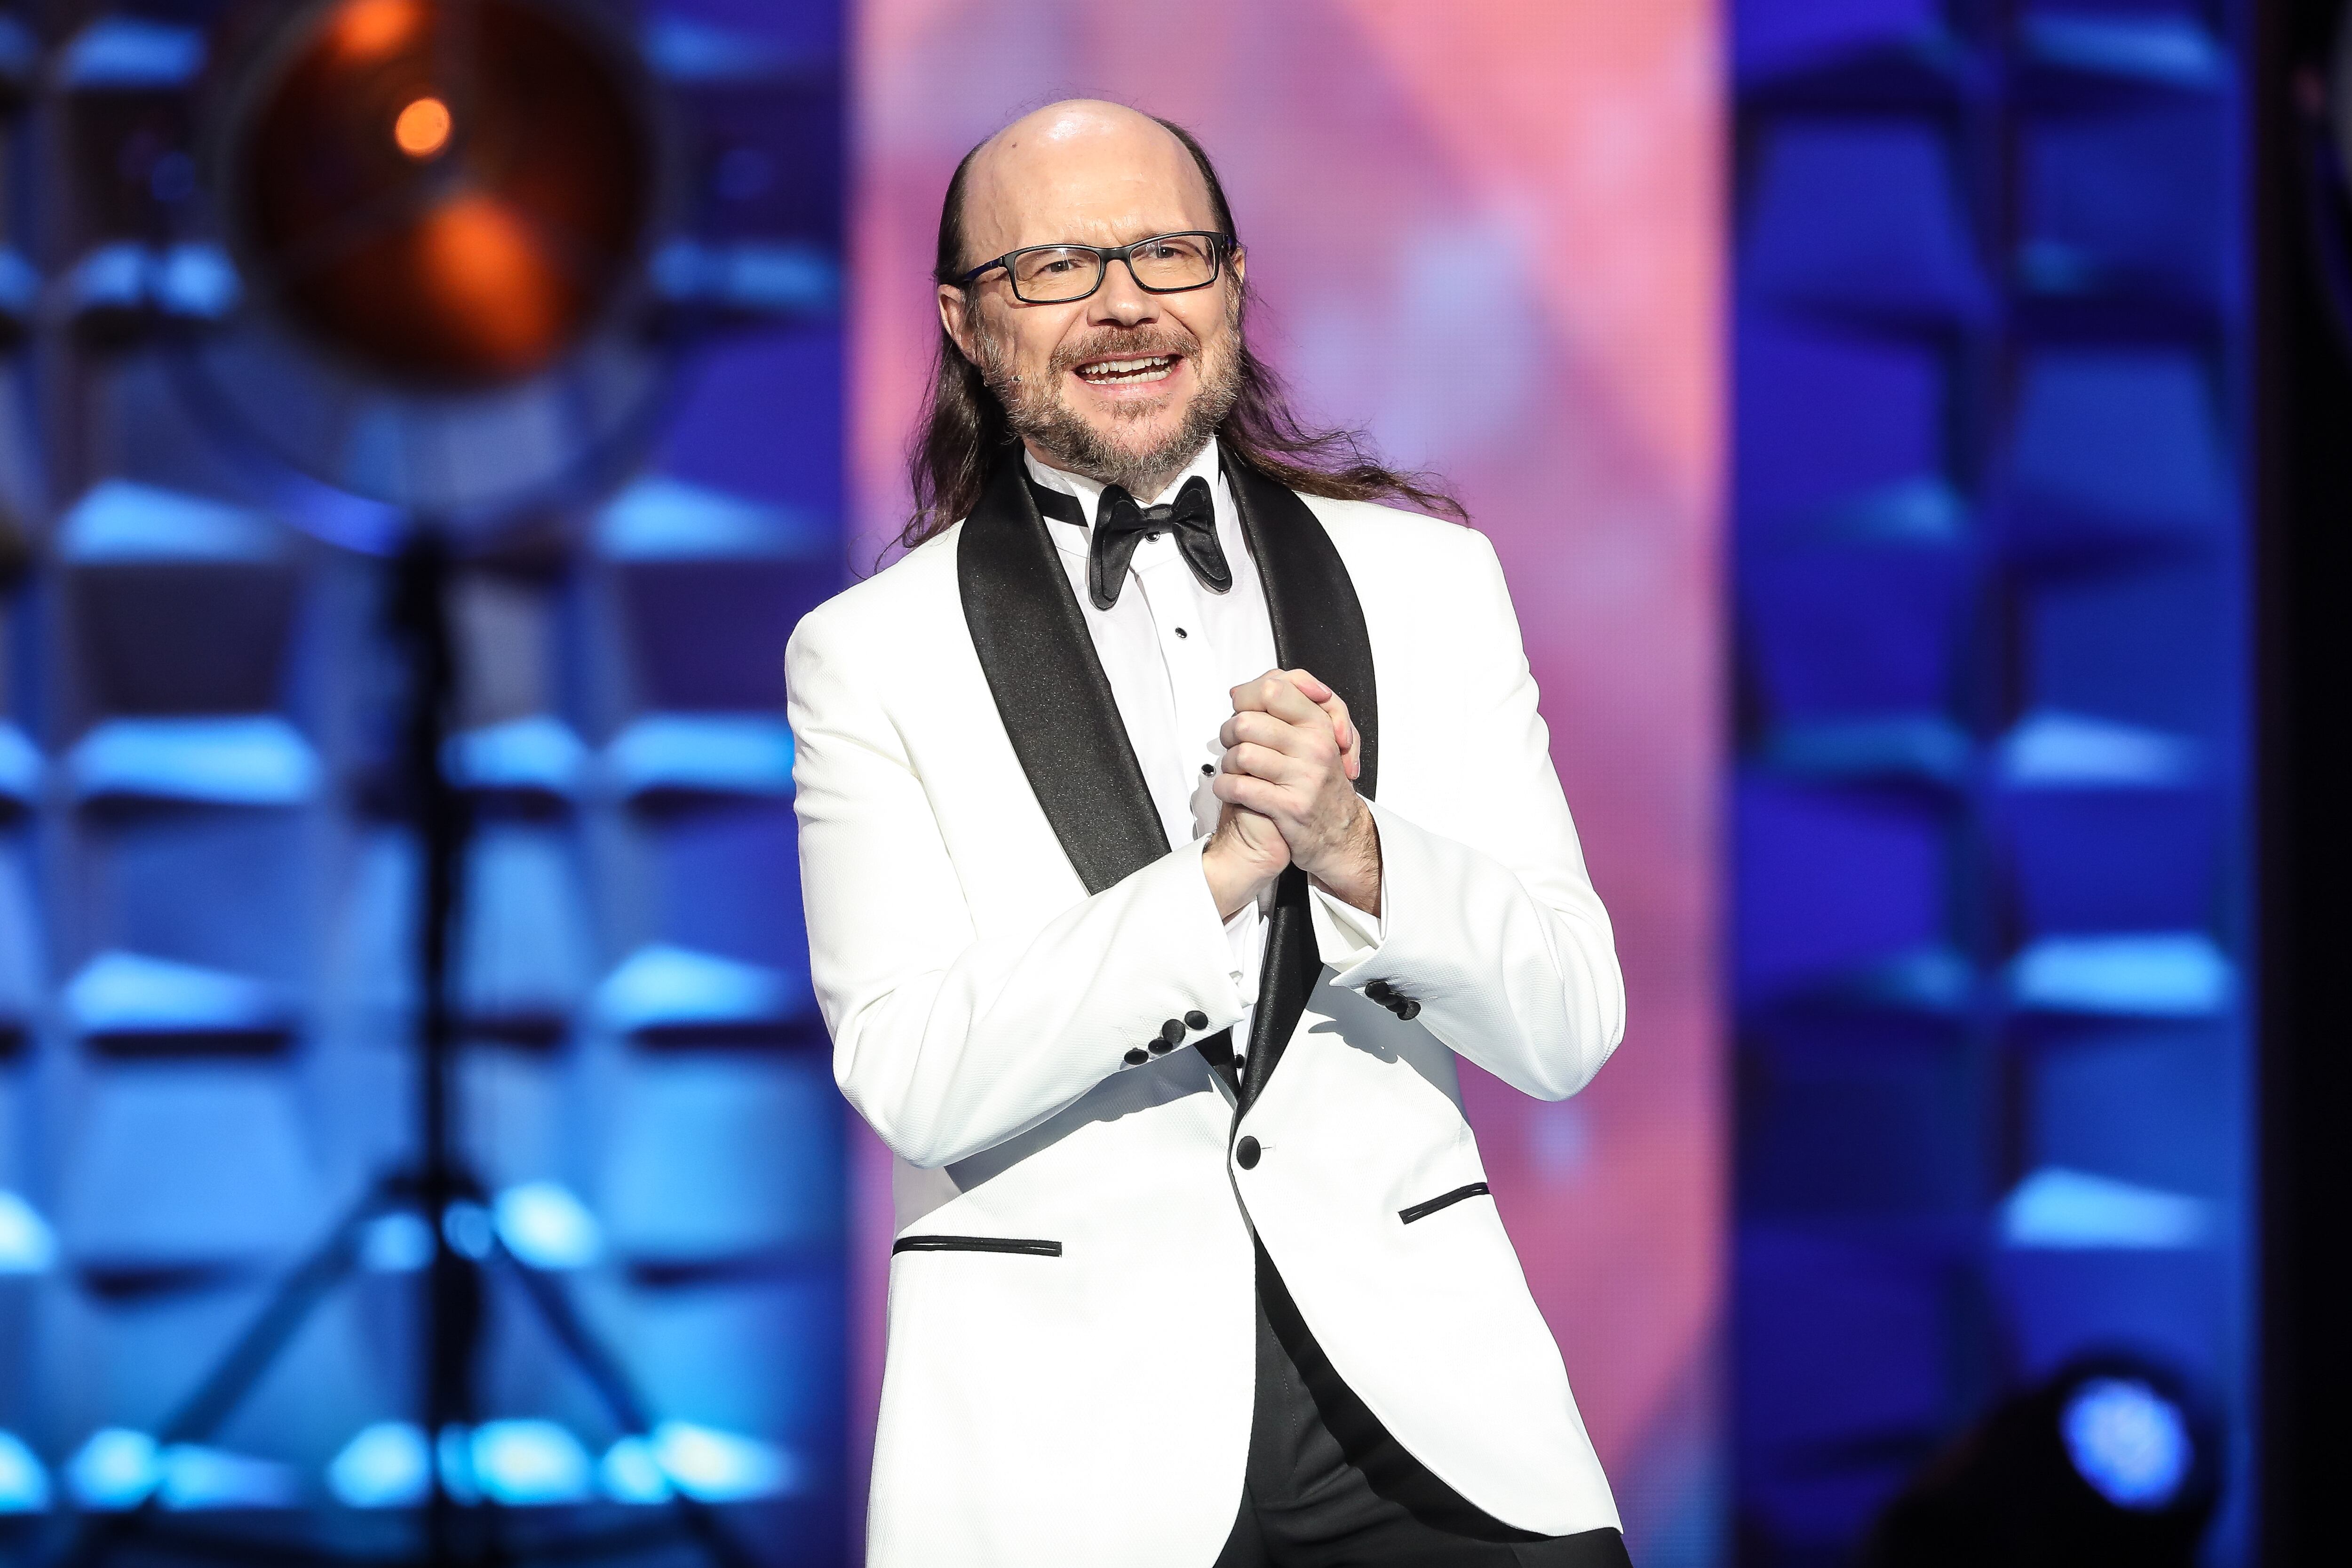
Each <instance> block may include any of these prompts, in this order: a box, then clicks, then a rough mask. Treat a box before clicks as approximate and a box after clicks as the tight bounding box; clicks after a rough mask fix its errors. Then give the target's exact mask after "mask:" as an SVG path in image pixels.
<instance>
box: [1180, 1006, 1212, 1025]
mask: <svg viewBox="0 0 2352 1568" xmlns="http://www.w3.org/2000/svg"><path fill="white" fill-rule="evenodd" d="M1184 1026H1185V1027H1186V1028H1188V1029H1205V1028H1207V1027H1208V1026H1209V1016H1208V1015H1207V1014H1206V1013H1203V1012H1202V1011H1201V1010H1200V1009H1199V1008H1198V1007H1195V1008H1193V1009H1192V1011H1191V1012H1190V1013H1187V1014H1185V1015H1184Z"/></svg>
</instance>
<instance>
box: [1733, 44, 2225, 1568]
mask: <svg viewBox="0 0 2352 1568" xmlns="http://www.w3.org/2000/svg"><path fill="white" fill-rule="evenodd" d="M2249 9H2250V8H2249V7H2248V6H2246V5H2242V4H2238V3H2235V0H2214V3H2211V4H2207V3H2202V0H2018V3H2014V4H2012V3H2009V0H2000V3H1993V0H1986V3H1982V4H1978V3H1972V0H1953V3H1951V4H1939V3H1938V0H1839V3H1837V4H1826V3H1824V0H1743V3H1742V4H1741V5H1739V6H1738V16H1737V33H1736V72H1737V91H1738V120H1739V135H1738V182H1737V189H1738V240H1737V261H1736V321H1737V356H1738V369H1737V373H1736V375H1737V455H1736V518H1737V521H1736V543H1735V563H1736V571H1735V579H1736V592H1737V596H1738V632H1737V637H1738V682H1739V689H1738V705H1739V719H1738V731H1739V733H1738V771H1737V776H1736V780H1735V784H1734V792H1735V795H1734V801H1735V805H1734V826H1733V832H1734V842H1735V848H1734V860H1735V865H1734V879H1735V886H1734V889H1733V898H1734V934H1733V939H1732V940H1733V943H1734V955H1733V958H1734V963H1733V968H1734V977H1735V984H1736V1005H1737V1018H1738V1083H1739V1088H1738V1115H1739V1131H1738V1145H1739V1149H1738V1253H1737V1259H1736V1265H1735V1268H1736V1322H1737V1328H1736V1339H1735V1344H1736V1351H1735V1357H1734V1364H1735V1367H1736V1373H1737V1386H1736V1394H1735V1398H1736V1402H1737V1416H1736V1446H1737V1492H1738V1519H1739V1534H1740V1556H1741V1560H1742V1561H1744V1562H1748V1563H1755V1564H1775V1565H1778V1564H1792V1565H1793V1564H1812V1563H1824V1564H1825V1563H1843V1562H1849V1561H1853V1556H1854V1553H1855V1551H1856V1549H1857V1547H1858V1545H1859V1543H1860V1542H1862V1541H1863V1540H1864V1537H1865V1536H1866V1533H1867V1531H1868V1528H1869V1526H1870V1524H1871V1522H1872V1521H1873V1519H1874V1516H1875V1514H1876V1512H1877V1510H1879V1509H1880V1507H1882V1506H1883V1505H1884V1503H1885V1501H1886V1500H1888V1499H1889V1498H1890V1497H1891V1496H1892V1494H1893V1493H1894V1492H1895V1490H1896V1489H1899V1488H1900V1487H1901V1485H1902V1484H1903V1482H1904V1481H1905V1479H1906V1478H1907V1476H1908V1475H1909V1474H1910V1473H1911V1472H1913V1471H1914V1470H1915V1469H1916V1468H1917V1467H1918V1466H1919V1465H1920V1464H1922V1463H1923V1462H1924V1461H1926V1460H1927V1458H1929V1457H1931V1455H1932V1454H1933V1453H1934V1452H1935V1451H1936V1450H1937V1448H1938V1447H1941V1446H1942V1445H1943V1444H1944V1443H1945V1442H1947V1441H1948V1440H1949V1438H1950V1437H1951V1436H1952V1435H1953V1434H1954V1433H1955V1432H1957V1431H1958V1429H1959V1428H1960V1427H1961V1426H1964V1425H1965V1424H1966V1423H1967V1422H1968V1421H1969V1420H1970V1419H1972V1418H1973V1417H1974V1416H1976V1415H1979V1414H1981V1413H1982V1412H1983V1411H1984V1410H1985V1409H1986V1408H1987V1406H1988V1405H1990V1402H1991V1401H1992V1399H1993V1398H1994V1397H1995V1396H1996V1395H1997V1394H2000V1393H2001V1392H2003V1391H2005V1390H2008V1389H2011V1388H2013V1387H2016V1386H2019V1385H2021V1384H2028V1383H2031V1382H2032V1381H2034V1380H2037V1379H2039V1378H2041V1377H2042V1376H2044V1375H2046V1374H2047V1373H2049V1372H2051V1371H2052V1370H2053V1369H2054V1368H2055V1367H2056V1366H2057V1365H2059V1364H2060V1363H2063V1362H2064V1361H2065V1360H2066V1359H2068V1358H2069V1357H2071V1356H2073V1355H2075V1354H2078V1353H2081V1352H2086V1351H2091V1350H2095V1349H2102V1348H2108V1347H2116V1346H2127V1347H2132V1348H2136V1349H2139V1350H2142V1351H2146V1352H2153V1353H2154V1354H2155V1355H2157V1356H2158V1358H2159V1359H2161V1360H2162V1361H2163V1362H2165V1363H2168V1364H2169V1365H2172V1366H2174V1367H2177V1368H2179V1370H2180V1371H2181V1372H2182V1373H2184V1374H2186V1375H2187V1376H2188V1377H2189V1380H2190V1381H2191V1382H2192V1383H2193V1384H2195V1385H2196V1386H2198V1387H2199V1388H2200V1389H2201V1390H2203V1391H2204V1393H2205V1394H2207V1395H2208V1396H2210V1398H2212V1399H2213V1400H2214V1401H2216V1402H2217V1403H2218V1404H2219V1405H2220V1406H2221V1409H2222V1410H2223V1411H2224V1413H2225V1414H2226V1415H2227V1416H2228V1418H2229V1425H2230V1428H2231V1432H2232V1434H2233V1437H2232V1443H2233V1445H2234V1451H2233V1452H2232V1453H2231V1456H2230V1459H2231V1463H2232V1466H2233V1468H2234V1469H2235V1471H2236V1474H2235V1475H2234V1476H2233V1477H2232V1478H2231V1486H2232V1492H2233V1495H2235V1496H2239V1497H2242V1495H2243V1489H2244V1485H2245V1480H2246V1478H2245V1474H2244V1470H2245V1459H2246V1455H2245V1451H2244V1436H2243V1434H2244V1431H2245V1423H2244V1415H2245V1396H2246V1391H2245V1382H2244V1373H2245V1366H2244V1363H2245V1356H2246V1344H2245V1331H2246V1319H2247V1311H2246V1307H2245V1300H2244V1298H2245V1293H2246V1289H2247V1278H2248V1275H2247V1269H2246V1252H2245V1249H2246V1246H2247V1234H2246V1226H2244V1224H2243V1215H2244V1214H2245V1212H2246V1197H2247V1194H2246V1183H2247V1166H2248V1142H2247V1125H2248V1121H2247V1116H2248V1112H2247V1084H2246V1079H2247V1073H2248V1035H2247V1019H2246V1016H2245V1013H2244V1010H2243V1001H2242V998H2243V994H2244V993H2243V986H2242V976H2243V975H2244V974H2245V973H2246V972H2247V957H2248V954H2247V947H2246V942H2247V935H2248V932H2247V907H2246V906H2247V891H2248V889H2247V877H2248V872H2247V860H2246V852H2247V844H2246V836H2247V829H2246V825H2245V817H2244V806H2245V794H2246V785H2247V780H2246V777H2245V758H2246V755H2247V733H2246V731H2247V724H2248V709H2247V696H2246V691H2245V686H2244V683H2245V678H2246V671H2247V655H2246V651H2245V647H2246V639H2247V633H2248V628H2247V625H2246V609H2245V605H2246V574H2247V560H2246V556H2247V549H2248V522H2247V509H2246V502H2245V499H2244V486H2243V484H2242V480H2241V479H2240V477H2239V475H2240V470H2241V467H2242V457H2243V446H2244V431H2243V427H2242V426H2243V415H2242V410H2243V407H2244V398H2245V394H2246V389H2245V384H2244V383H2245V376H2246V374H2247V364H2248V353H2249V347H2250V336H2251V326H2250V310H2249V306H2248V301H2247V298H2246V294H2245V289H2244V284H2243V280H2242V277H2241V265H2242V262H2241V256H2240V252H2239V246H2240V244H2241V241H2240V238H2239V237H2240V236H2241V235H2242V233H2243V232H2244V229H2245V223H2246V216H2247V215H2246V213H2245V210H2244V208H2245V202H2246V197H2245V194H2244V192H2243V190H2242V175H2241V173H2240V162H2241V151H2240V149H2241V132H2240V119H2241V98H2242V92H2243V85H2242V83H2243V67H2242V48H2241V36H2242V30H2243V29H2244V27H2245V26H2247V20H2248V19H2247V15H2246V13H2247V12H2248V10H2249ZM2242 1525H2243V1519H2242V1503H2239V1504H2236V1505H2233V1508H2232V1510H2231V1511H2230V1512H2227V1513H2225V1517H2224V1520H2223V1523H2222V1526H2221V1539H2220V1540H2219V1541H2218V1542H2216V1547H2215V1555H2214V1557H2213V1560H2214V1561H2216V1562H2232V1561H2236V1560H2238V1557H2239V1554H2240V1553H2241V1552H2242V1540H2241V1539H2240V1537H2241V1534H2242Z"/></svg>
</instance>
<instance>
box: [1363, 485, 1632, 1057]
mask: <svg viewBox="0 0 2352 1568" xmlns="http://www.w3.org/2000/svg"><path fill="white" fill-rule="evenodd" d="M1466 532H1467V531H1465V533H1466ZM1468 538H1469V539H1470V540H1471V541H1475V543H1473V544H1472V545H1470V546H1469V548H1470V549H1471V550H1473V551H1474V552H1475V558H1476V560H1475V569H1474V571H1473V572H1472V574H1471V579H1472V580H1471V585H1470V587H1469V589H1468V591H1467V592H1466V593H1465V595H1464V596H1463V599H1462V609H1463V611H1464V614H1463V615H1462V618H1461V619H1460V621H1459V622H1458V624H1457V625H1456V626H1454V627H1453V628H1452V629H1451V631H1450V632H1449V634H1448V635H1447V636H1446V637H1441V638H1434V639H1431V640H1430V642H1429V643H1428V644H1427V645H1426V646H1427V647H1431V648H1435V647H1443V646H1446V645H1448V644H1451V645H1452V646H1454V647H1461V648H1463V649H1464V653H1465V657H1464V658H1461V659H1459V660H1458V661H1454V660H1449V661H1447V665H1446V677H1447V679H1449V680H1450V682H1451V684H1450V685H1449V687H1448V689H1447V690H1446V692H1445V694H1444V695H1445V710H1446V712H1447V720H1446V728H1445V731H1444V734H1443V736H1442V737H1438V738H1437V739H1438V740H1439V741H1440V742H1441V743H1438V744H1434V745H1432V744H1429V743H1428V738H1423V744H1422V746H1421V747H1420V751H1421V752H1423V753H1426V754H1423V755H1416V756H1415V757H1414V758H1413V759H1412V762H1411V763H1410V764H1409V765H1411V766H1412V767H1414V768H1415V769H1417V770H1418V773H1417V776H1416V778H1415V787H1414V788H1413V789H1412V791H1411V798H1412V801H1413V802H1414V805H1415V807H1416V809H1417V810H1418V811H1420V812H1422V813H1424V814H1426V819H1425V820H1415V819H1413V818H1412V817H1408V816H1406V815H1405V814H1404V813H1402V812H1401V811H1398V810H1396V809H1394V808H1392V807H1391V806H1388V805H1382V804H1381V803H1380V802H1379V801H1378V800H1375V801H1374V803H1373V805H1372V814H1373V817H1374V819H1375V820H1376V821H1377V822H1378V824H1379V826H1380V835H1381V922H1380V923H1381V935H1380V940H1379V942H1378V943H1377V945H1374V946H1372V947H1370V950H1369V951H1366V950H1364V949H1363V948H1362V947H1361V946H1360V944H1358V945H1356V951H1355V952H1353V953H1352V954H1349V955H1343V954H1340V953H1335V952H1331V951H1330V950H1331V947H1332V946H1333V945H1334V944H1333V943H1332V942H1331V941H1330V938H1329V936H1328V934H1326V935H1325V940H1324V945H1325V948H1326V956H1327V958H1341V957H1344V956H1352V957H1353V962H1352V963H1349V964H1348V966H1347V967H1345V968H1344V969H1342V970H1340V971H1339V974H1338V975H1337V978H1336V983H1337V984H1340V985H1344V986H1348V987H1349V988H1351V989H1356V990H1361V989H1363V988H1364V987H1365V986H1367V985H1370V984H1372V983H1373V982H1374V981H1386V982H1387V983H1388V984H1390V985H1391V987H1393V988H1394V989H1395V991H1396V992H1397V993H1398V994H1400V995H1402V996H1406V997H1410V998H1412V1000H1414V1001H1416V1002H1418V1003H1420V1004H1421V1013H1420V1016H1419V1018H1418V1022H1419V1023H1420V1024H1421V1025H1422V1026H1423V1027H1425V1028H1427V1029H1428V1030H1429V1031H1430V1032H1431V1033H1432V1034H1433V1035H1435V1036H1436V1037H1438V1038H1439V1039H1441V1040H1443V1041H1444V1042H1445V1044H1446V1045H1447V1046H1449V1047H1452V1048H1453V1049H1454V1050H1455V1051H1456V1052H1459V1053H1460V1054H1461V1055H1463V1056H1465V1057H1467V1058H1469V1059H1470V1060H1472V1061H1474V1062H1475V1063H1477V1064H1478V1065H1479V1066H1480V1067H1482V1068H1486V1070H1487V1071H1488V1072H1491V1073H1493V1074H1494V1075H1495V1076H1496V1077H1497V1078H1499V1079H1503V1080H1504V1081H1505V1082H1507V1083H1508V1084H1510V1085H1512V1086H1513V1087H1515V1088H1517V1089H1520V1090H1522V1091H1523V1092H1525V1093H1528V1094H1531V1095H1535V1096H1537V1097H1538V1098H1539V1099H1544V1100H1559V1099H1563V1098H1565V1097H1567V1096H1569V1095H1571V1094H1574V1093H1575V1092H1576V1091H1577V1090H1578V1089H1581V1088H1583V1087H1584V1086H1585V1084H1586V1083H1588V1082H1590V1081H1591V1078H1592V1075H1593V1074H1594V1073H1596V1072H1598V1071H1599V1070H1600V1069H1601V1063H1603V1062H1605V1061H1607V1060H1608V1059H1609V1055H1610V1053H1611V1052H1612V1051H1613V1050H1615V1049H1616V1047H1617V1043H1618V1041H1619V1040H1620V1039H1621V1038H1622V1037H1623V1035H1624V1032H1625V987H1624V981H1623V979H1622V976H1621V974H1620V973H1619V971H1618V966H1617V951H1616V943H1615V941H1614V939H1613V937H1612V934H1611V931H1610V926H1609V913H1608V911H1607V910H1604V909H1602V908H1601V900H1600V897H1599V896H1598V895H1597V894H1595V893H1594V892H1593V890H1592V883H1591V879H1589V878H1588V877H1587V876H1586V874H1585V868H1584V852H1583V850H1582V848H1581V847H1580V845H1579V844H1578V842H1577V837H1576V824H1575V822H1574V821H1573V820H1572V819H1571V818H1570V816H1569V810H1568V801H1567V799H1566V798H1565V797H1564V796H1563V795H1562V794H1561V793H1560V787H1559V774H1558V773H1556V772H1554V770H1553V768H1552V763H1551V748H1550V742H1551V737H1550V731H1549V729H1548V728H1547V727H1546V725H1545V723H1544V721H1543V718H1542V715H1541V714H1539V713H1538V711H1537V710H1536V683H1535V679H1534V677H1533V676H1532V675H1531V674H1530V673H1529V672H1528V660H1527V654H1526V651H1525V649H1524V647H1522V645H1521V642H1520V638H1519V626H1518V618H1517V616H1516V615H1515V614H1514V612H1513V610H1512V608H1511V598H1510V593H1509V590H1508V589H1507V587H1506V586H1505V585H1504V582H1503V573H1502V566H1501V564H1500V563H1498V562H1497V561H1496V558H1495V551H1494V546H1493V545H1491V544H1489V543H1488V542H1486V538H1485V536H1483V535H1480V534H1476V533H1469V534H1468ZM1384 755H1387V756H1393V755H1394V753H1393V752H1389V751H1384ZM1397 761H1398V762H1399V763H1400V764H1401V765H1402V764H1404V759H1402V758H1398V759H1397ZM1386 765H1387V764H1386V763H1385V762H1384V763H1383V766H1384V768H1385V767H1386ZM1432 801H1437V802H1442V803H1443V805H1442V808H1441V809H1442V813H1443V815H1442V816H1440V815H1438V813H1437V812H1436V811H1433V810H1432V808H1431V806H1430V804H1429V803H1430V802H1432ZM1318 934H1320V933H1318Z"/></svg>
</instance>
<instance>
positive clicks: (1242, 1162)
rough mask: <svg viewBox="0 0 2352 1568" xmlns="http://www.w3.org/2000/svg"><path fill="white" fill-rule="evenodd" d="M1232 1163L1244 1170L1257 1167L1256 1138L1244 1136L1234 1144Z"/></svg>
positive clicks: (1251, 1169) (1253, 1169)
mask: <svg viewBox="0 0 2352 1568" xmlns="http://www.w3.org/2000/svg"><path fill="white" fill-rule="evenodd" d="M1234 1164H1236V1165H1239V1166H1240V1167H1241V1168H1242V1169H1243V1170H1244V1171H1255V1170H1256V1169H1257V1140H1256V1139H1255V1138H1244V1139H1243V1140H1242V1141H1241V1142H1238V1143H1236V1144H1234Z"/></svg>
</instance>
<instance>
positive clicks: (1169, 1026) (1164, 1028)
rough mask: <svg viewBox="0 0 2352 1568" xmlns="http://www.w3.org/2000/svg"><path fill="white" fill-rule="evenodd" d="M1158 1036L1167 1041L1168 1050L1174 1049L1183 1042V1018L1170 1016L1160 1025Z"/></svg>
mask: <svg viewBox="0 0 2352 1568" xmlns="http://www.w3.org/2000/svg"><path fill="white" fill-rule="evenodd" d="M1160 1038H1161V1039H1163V1040H1165V1041H1167V1042H1168V1048H1169V1049H1170V1050H1174V1049H1175V1048H1176V1047H1178V1046H1181V1045H1182V1044H1183V1043H1184V1024H1183V1020H1181V1019H1180V1018H1171V1019H1169V1020H1168V1021H1167V1022H1166V1023H1164V1024H1162V1025H1160Z"/></svg>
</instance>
